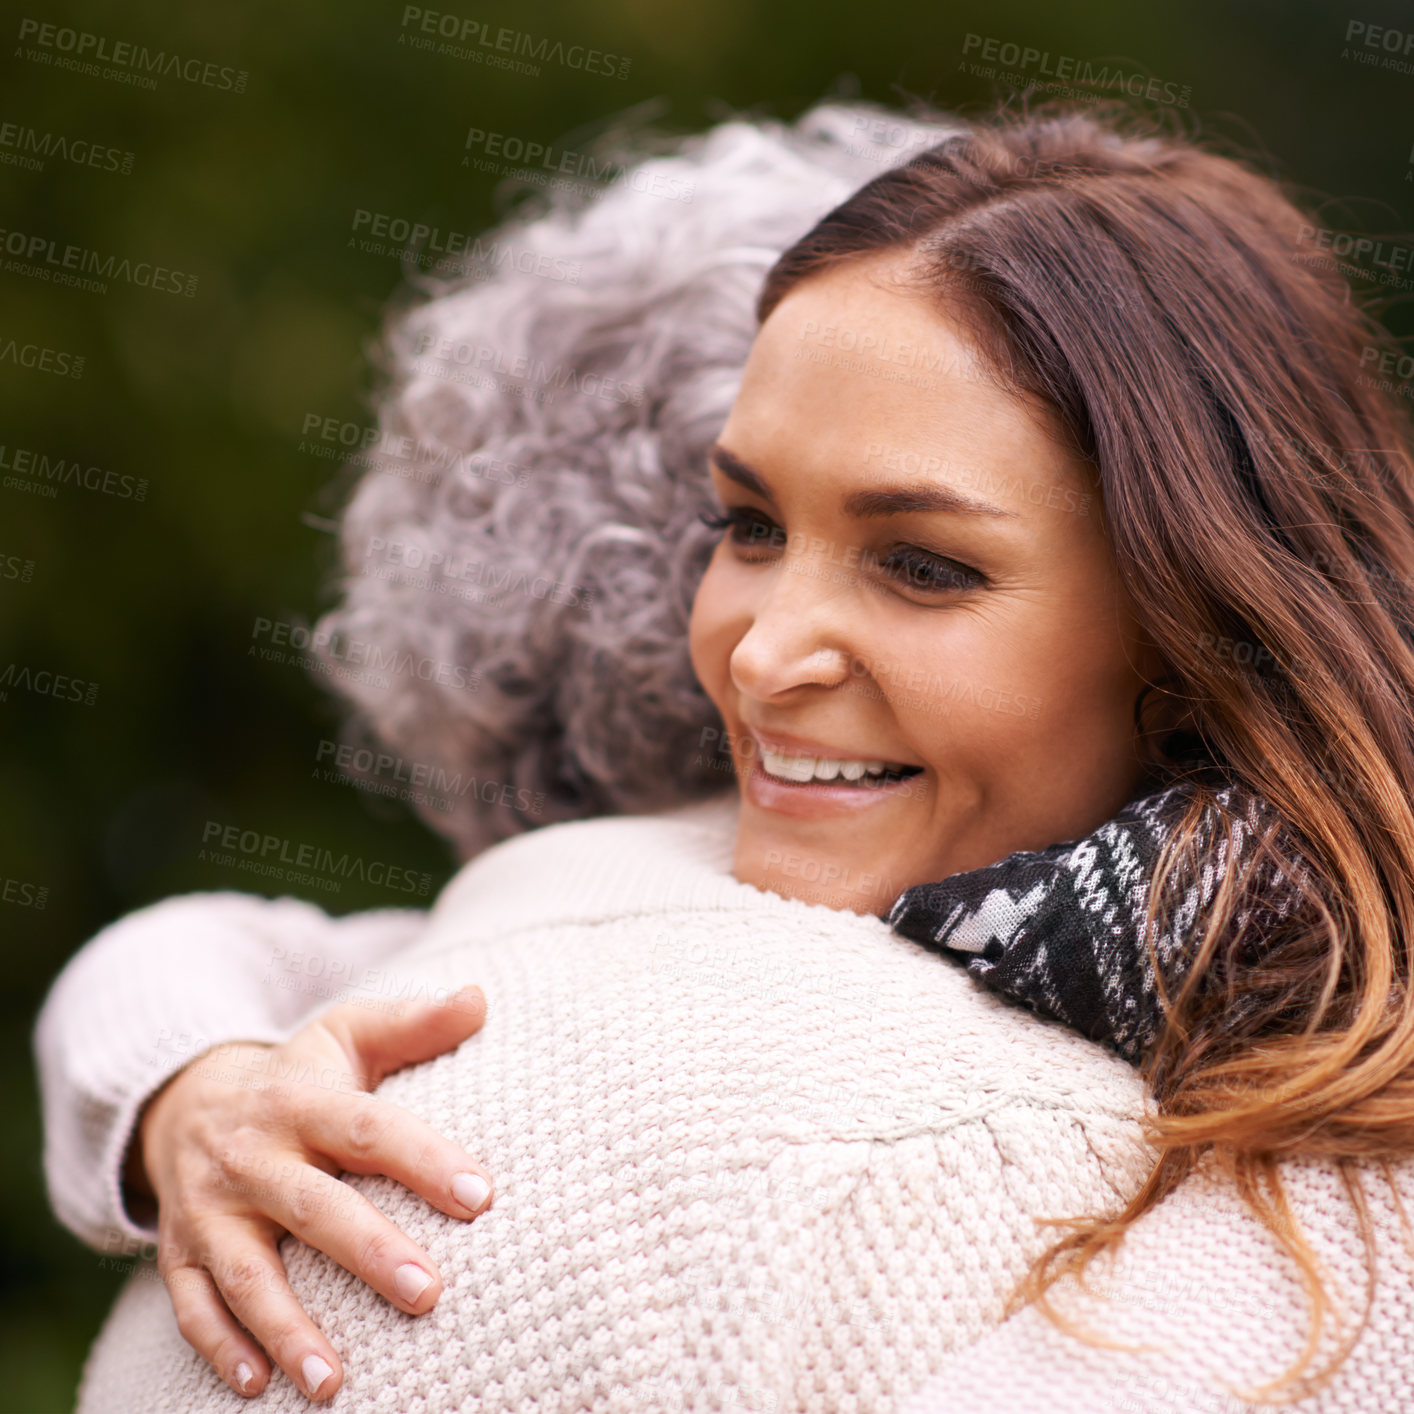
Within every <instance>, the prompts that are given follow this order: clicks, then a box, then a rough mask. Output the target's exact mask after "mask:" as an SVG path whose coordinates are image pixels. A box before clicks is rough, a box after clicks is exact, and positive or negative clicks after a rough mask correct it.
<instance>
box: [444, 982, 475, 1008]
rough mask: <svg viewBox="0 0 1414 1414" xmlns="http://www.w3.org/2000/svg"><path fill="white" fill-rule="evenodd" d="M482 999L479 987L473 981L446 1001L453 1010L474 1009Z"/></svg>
mask: <svg viewBox="0 0 1414 1414" xmlns="http://www.w3.org/2000/svg"><path fill="white" fill-rule="evenodd" d="M481 1000H482V993H481V988H480V987H478V986H477V985H476V983H475V982H473V983H471V984H470V985H469V986H466V987H463V988H462V989H461V991H459V992H456V993H454V994H453V995H452V997H451V998H450V999H449V1001H448V1002H447V1005H448V1006H450V1007H451V1009H452V1010H453V1011H475V1010H476V1007H477V1004H478V1003H479V1002H480V1001H481Z"/></svg>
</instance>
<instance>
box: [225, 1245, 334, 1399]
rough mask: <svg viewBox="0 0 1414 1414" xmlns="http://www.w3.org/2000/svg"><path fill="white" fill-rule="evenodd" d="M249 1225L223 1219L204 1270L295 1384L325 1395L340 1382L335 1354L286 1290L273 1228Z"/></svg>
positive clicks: (319, 1396) (312, 1394) (312, 1395)
mask: <svg viewBox="0 0 1414 1414" xmlns="http://www.w3.org/2000/svg"><path fill="white" fill-rule="evenodd" d="M252 1227H253V1224H252V1223H250V1222H249V1221H235V1222H225V1223H223V1224H222V1227H221V1232H220V1236H219V1237H218V1244H219V1245H218V1246H215V1247H213V1251H212V1256H211V1257H210V1259H209V1260H208V1261H207V1264H206V1265H207V1269H208V1270H209V1271H210V1273H211V1276H212V1279H213V1280H214V1281H215V1283H216V1288H217V1290H218V1291H219V1292H220V1293H221V1295H222V1297H223V1298H224V1299H225V1302H226V1305H227V1306H229V1307H230V1308H231V1312H232V1314H233V1315H234V1316H235V1317H236V1319H237V1320H238V1321H240V1323H241V1324H242V1325H243V1326H244V1327H245V1328H246V1329H247V1330H248V1331H249V1332H250V1333H251V1335H252V1336H254V1337H255V1339H256V1340H258V1341H259V1342H260V1344H261V1345H262V1346H263V1347H264V1349H265V1350H266V1351H267V1352H268V1353H269V1355H270V1358H271V1359H272V1360H273V1361H274V1362H275V1363H276V1364H277V1365H278V1366H279V1367H280V1368H281V1369H282V1370H283V1371H284V1372H285V1373H286V1374H287V1375H288V1376H289V1377H290V1379H291V1380H292V1381H293V1382H294V1384H295V1387H296V1388H297V1389H299V1390H300V1391H301V1393H303V1394H306V1395H308V1396H309V1397H310V1398H312V1399H328V1398H329V1397H330V1396H331V1395H333V1394H335V1393H337V1392H338V1389H339V1386H340V1385H341V1384H342V1383H343V1379H344V1373H343V1369H342V1367H341V1366H340V1364H339V1357H338V1355H337V1353H336V1352H335V1350H334V1347H333V1346H332V1345H330V1344H329V1342H328V1341H327V1340H326V1339H325V1338H324V1333H323V1332H322V1331H321V1330H320V1329H319V1327H318V1326H316V1325H315V1324H314V1322H313V1321H311V1320H310V1319H309V1317H308V1316H307V1315H306V1314H305V1311H304V1308H303V1307H302V1306H301V1305H300V1304H299V1300H298V1298H297V1297H296V1296H295V1294H294V1292H293V1291H292V1290H291V1288H290V1283H289V1281H288V1279H287V1278H286V1276H285V1264H284V1263H283V1262H282V1261H281V1260H280V1252H279V1249H278V1247H277V1246H276V1240H275V1235H274V1231H273V1230H270V1231H263V1232H253V1231H252Z"/></svg>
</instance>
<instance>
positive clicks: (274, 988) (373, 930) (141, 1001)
mask: <svg viewBox="0 0 1414 1414" xmlns="http://www.w3.org/2000/svg"><path fill="white" fill-rule="evenodd" d="M425 921H426V914H425V913H424V912H422V911H421V910H418V909H379V910H376V911H372V912H367V913H358V914H351V915H349V916H347V917H344V918H331V917H329V915H328V914H326V913H324V912H323V911H322V910H321V909H319V908H317V907H315V906H314V905H313V904H309V903H304V902H302V901H300V900H298V899H293V898H280V899H264V898H260V897H258V896H256V895H249V894H239V893H213V894H187V895H183V896H181V897H178V898H173V899H167V900H165V901H163V902H162V903H158V904H154V905H152V906H151V907H149V908H143V909H139V910H138V911H137V912H135V913H131V914H129V915H128V916H127V917H126V918H123V919H120V920H119V921H118V922H116V923H114V924H112V925H110V926H109V927H107V928H105V929H103V931H102V932H100V933H99V934H98V935H97V936H96V937H95V938H93V939H92V941H90V942H89V943H88V944H87V945H86V946H85V947H83V948H82V949H80V951H79V952H78V953H77V954H76V955H75V956H74V957H73V958H71V959H70V960H69V962H68V964H67V965H66V966H65V968H64V969H63V971H62V972H60V974H59V976H58V978H57V979H56V980H55V982H54V984H53V985H52V987H51V988H50V990H49V994H48V996H47V997H46V999H45V1002H44V1006H43V1008H42V1009H41V1011H40V1014H39V1020H38V1023H37V1025H36V1028H35V1035H34V1046H35V1056H36V1061H37V1067H38V1073H39V1084H40V1091H41V1100H42V1106H43V1116H44V1134H45V1142H44V1168H45V1176H46V1179H47V1182H48V1186H49V1198H50V1202H51V1204H52V1205H53V1208H54V1211H55V1213H56V1215H57V1216H58V1217H59V1220H60V1221H61V1222H62V1223H63V1224H64V1225H65V1226H66V1227H68V1228H69V1229H70V1230H71V1231H72V1232H73V1233H74V1234H75V1235H76V1236H77V1237H79V1238H80V1239H81V1240H82V1241H84V1242H86V1243H88V1244H89V1245H90V1246H91V1247H96V1248H99V1249H100V1250H107V1251H116V1250H127V1251H130V1250H133V1248H134V1247H136V1246H140V1245H143V1244H151V1243H154V1242H155V1241H156V1239H157V1225H156V1215H155V1212H154V1211H153V1210H152V1208H151V1206H150V1204H149V1205H146V1206H143V1207H141V1208H140V1209H139V1210H138V1211H133V1212H130V1211H129V1210H128V1208H127V1207H126V1206H125V1202H124V1200H125V1198H128V1199H132V1200H133V1201H134V1203H135V1204H136V1203H137V1202H138V1200H139V1199H140V1196H141V1193H142V1187H143V1186H144V1185H141V1184H139V1186H138V1189H137V1192H136V1193H134V1192H132V1191H131V1190H129V1191H127V1192H126V1193H125V1190H124V1187H123V1183H122V1180H123V1176H124V1170H125V1167H126V1168H127V1170H128V1176H129V1177H130V1178H133V1179H138V1180H140V1179H141V1177H142V1175H141V1171H140V1161H139V1162H134V1163H133V1164H131V1165H129V1164H128V1151H129V1146H130V1143H131V1140H132V1138H133V1135H134V1130H135V1128H136V1125H137V1121H138V1117H139V1114H140V1112H141V1110H142V1108H143V1106H144V1104H145V1103H146V1102H147V1101H148V1100H149V1099H151V1098H152V1097H153V1096H154V1095H155V1093H156V1092H157V1091H158V1090H159V1089H160V1088H161V1087H162V1086H163V1085H164V1084H165V1083H166V1081H167V1080H168V1079H169V1078H170V1077H171V1076H172V1075H173V1074H175V1073H176V1072H177V1071H179V1070H180V1069H181V1068H182V1067H183V1066H185V1065H186V1064H187V1063H188V1062H189V1061H191V1060H192V1059H194V1058H195V1057H196V1056H197V1055H199V1054H200V1053H201V1052H203V1051H205V1050H206V1049H208V1048H209V1047H210V1046H213V1045H216V1044H218V1043H220V1042H223V1041H233V1040H245V1041H260V1042H268V1043H272V1044H273V1043H278V1042H282V1041H285V1040H287V1039H288V1038H289V1037H291V1036H292V1035H293V1034H294V1033H295V1032H296V1031H298V1030H299V1029H300V1028H301V1027H302V1026H303V1025H304V1023H305V1021H306V1020H307V1019H308V1018H309V1016H310V1015H312V1014H313V1013H314V1012H316V1011H317V1010H319V1009H320V1008H321V1007H322V1006H323V1005H325V1004H326V1003H327V1002H328V1001H330V1000H331V999H332V998H333V997H335V996H336V995H337V994H338V993H339V992H340V991H342V990H346V989H347V988H349V987H350V986H354V985H357V984H359V983H360V982H363V981H371V982H372V983H373V985H375V986H376V985H377V982H376V980H375V979H371V978H368V977H367V972H368V970H369V969H372V968H373V967H375V966H376V964H378V963H379V962H381V961H382V960H384V959H386V958H388V957H390V956H392V955H393V954H395V953H397V952H399V951H400V950H401V949H403V948H404V947H406V946H407V945H408V944H409V943H410V942H412V941H413V939H414V938H415V937H416V936H417V934H418V933H419V931H420V930H421V928H422V927H423V925H424V923H425Z"/></svg>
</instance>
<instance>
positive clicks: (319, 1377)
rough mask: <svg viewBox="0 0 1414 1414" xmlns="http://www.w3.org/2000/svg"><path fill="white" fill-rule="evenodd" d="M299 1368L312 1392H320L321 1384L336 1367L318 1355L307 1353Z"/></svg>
mask: <svg viewBox="0 0 1414 1414" xmlns="http://www.w3.org/2000/svg"><path fill="white" fill-rule="evenodd" d="M299 1368H300V1374H302V1375H303V1376H304V1382H305V1385H306V1386H307V1387H308V1389H309V1392H310V1394H318V1393H319V1386H320V1385H322V1384H323V1383H324V1381H325V1380H327V1379H328V1378H329V1376H330V1375H332V1374H333V1373H334V1367H333V1366H332V1365H331V1364H330V1363H329V1362H328V1361H327V1360H324V1359H322V1358H321V1357H320V1356H318V1355H306V1356H305V1357H304V1359H303V1360H302V1361H301V1362H300V1367H299Z"/></svg>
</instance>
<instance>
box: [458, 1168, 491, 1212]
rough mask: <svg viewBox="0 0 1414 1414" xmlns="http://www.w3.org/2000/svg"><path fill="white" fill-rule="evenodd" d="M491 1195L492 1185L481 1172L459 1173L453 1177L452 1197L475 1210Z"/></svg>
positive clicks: (464, 1206) (463, 1205) (465, 1206)
mask: <svg viewBox="0 0 1414 1414" xmlns="http://www.w3.org/2000/svg"><path fill="white" fill-rule="evenodd" d="M490 1196H491V1185H490V1184H489V1183H487V1182H486V1180H485V1179H484V1178H482V1176H481V1175H480V1174H479V1173H459V1174H457V1175H456V1176H455V1177H454V1178H453V1179H452V1197H453V1198H455V1199H456V1200H457V1202H458V1203H460V1204H461V1205H462V1207H463V1208H470V1209H471V1210H472V1212H475V1211H476V1210H477V1209H478V1208H479V1207H480V1206H481V1205H482V1204H483V1203H484V1202H485V1201H486V1200H487V1199H488V1198H489V1197H490Z"/></svg>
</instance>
